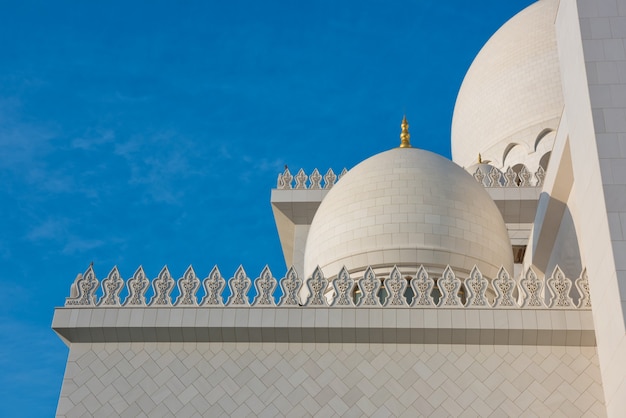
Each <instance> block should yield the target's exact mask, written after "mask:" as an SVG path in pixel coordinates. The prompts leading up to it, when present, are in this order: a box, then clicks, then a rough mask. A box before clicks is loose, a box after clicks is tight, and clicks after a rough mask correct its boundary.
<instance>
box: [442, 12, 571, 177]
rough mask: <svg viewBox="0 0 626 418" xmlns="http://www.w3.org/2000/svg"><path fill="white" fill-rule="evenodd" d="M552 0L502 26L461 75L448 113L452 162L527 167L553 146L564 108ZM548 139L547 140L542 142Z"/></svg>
mask: <svg viewBox="0 0 626 418" xmlns="http://www.w3.org/2000/svg"><path fill="white" fill-rule="evenodd" d="M558 4H559V2H558V0H540V1H538V2H537V3H534V4H532V5H530V6H529V7H527V8H526V9H524V10H522V11H521V12H520V13H518V14H517V15H516V16H514V17H513V18H512V19H511V20H509V21H508V22H507V23H505V24H504V26H502V27H501V28H500V29H499V30H498V31H497V32H496V33H495V34H494V35H493V36H492V37H491V39H489V41H488V42H487V43H486V44H485V46H484V47H483V48H482V49H481V51H480V52H479V54H478V55H477V56H476V58H475V59H474V62H473V63H472V65H471V67H470V69H469V70H468V72H467V74H466V75H465V79H464V80H463V84H462V85H461V89H460V91H459V94H458V97H457V100H456V105H455V108H454V116H453V118H452V160H453V161H454V162H456V163H457V164H459V165H460V166H462V167H468V166H470V165H472V164H474V163H476V161H477V157H478V154H479V153H480V154H481V155H482V158H483V160H484V161H486V162H490V163H491V164H492V165H494V166H496V167H498V168H500V169H506V168H507V167H513V166H515V165H517V164H524V165H526V166H527V167H528V168H529V169H530V170H531V171H535V170H536V169H537V167H538V166H539V161H540V160H541V158H542V156H543V155H545V153H546V152H548V151H550V150H551V148H552V142H554V135H548V134H549V133H551V132H553V131H555V130H556V128H557V127H558V123H559V119H560V116H561V113H562V111H563V94H562V91H561V76H560V71H559V58H558V52H557V45H556V32H555V27H554V20H555V17H556V12H557V8H558ZM547 142H551V143H550V144H548V143H547Z"/></svg>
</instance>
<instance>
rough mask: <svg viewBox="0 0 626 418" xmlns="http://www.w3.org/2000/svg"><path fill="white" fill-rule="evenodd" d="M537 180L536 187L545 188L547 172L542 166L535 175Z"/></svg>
mask: <svg viewBox="0 0 626 418" xmlns="http://www.w3.org/2000/svg"><path fill="white" fill-rule="evenodd" d="M535 178H536V179H537V184H536V185H535V186H536V187H541V186H543V182H544V180H545V179H546V170H544V169H543V167H542V166H539V168H538V169H537V172H536V173H535Z"/></svg>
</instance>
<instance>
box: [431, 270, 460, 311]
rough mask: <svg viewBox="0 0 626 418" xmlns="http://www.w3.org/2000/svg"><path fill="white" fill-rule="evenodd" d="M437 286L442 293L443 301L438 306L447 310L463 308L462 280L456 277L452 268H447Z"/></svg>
mask: <svg viewBox="0 0 626 418" xmlns="http://www.w3.org/2000/svg"><path fill="white" fill-rule="evenodd" d="M437 286H438V287H439V291H440V292H441V299H440V300H439V305H437V306H440V307H445V308H460V307H462V306H463V304H462V303H461V298H459V290H460V289H461V280H459V279H458V278H457V277H456V275H455V274H454V272H453V271H452V269H451V268H450V266H448V267H446V269H445V270H444V271H443V275H442V277H441V278H440V279H439V280H437Z"/></svg>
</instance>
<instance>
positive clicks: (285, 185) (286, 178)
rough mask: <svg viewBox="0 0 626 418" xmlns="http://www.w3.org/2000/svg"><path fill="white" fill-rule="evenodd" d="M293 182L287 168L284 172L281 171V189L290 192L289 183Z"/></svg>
mask: <svg viewBox="0 0 626 418" xmlns="http://www.w3.org/2000/svg"><path fill="white" fill-rule="evenodd" d="M292 181H293V176H292V175H291V172H290V171H289V169H288V168H287V167H285V171H283V187H282V188H283V189H287V190H290V189H291V188H292V187H291V182H292Z"/></svg>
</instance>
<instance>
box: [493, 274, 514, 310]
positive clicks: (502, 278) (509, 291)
mask: <svg viewBox="0 0 626 418" xmlns="http://www.w3.org/2000/svg"><path fill="white" fill-rule="evenodd" d="M492 284H493V290H494V291H495V293H496V298H495V299H494V301H493V307H494V308H517V302H515V299H514V298H513V291H514V290H515V288H516V284H517V283H516V282H515V279H513V278H512V277H511V276H510V275H509V272H508V271H506V269H505V268H504V267H500V270H499V271H498V277H496V278H495V279H494V280H493V282H492Z"/></svg>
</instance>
